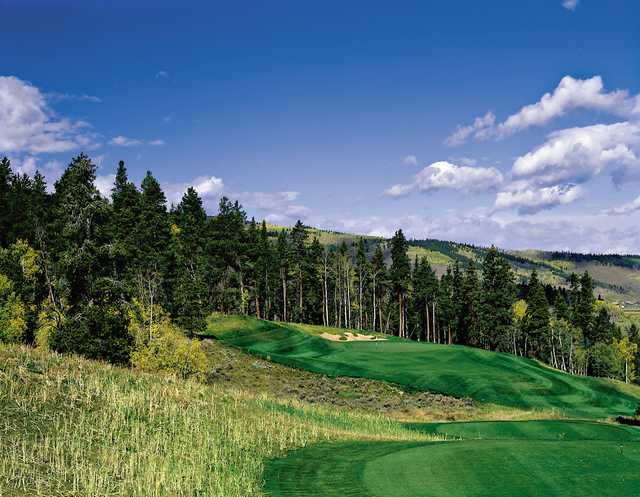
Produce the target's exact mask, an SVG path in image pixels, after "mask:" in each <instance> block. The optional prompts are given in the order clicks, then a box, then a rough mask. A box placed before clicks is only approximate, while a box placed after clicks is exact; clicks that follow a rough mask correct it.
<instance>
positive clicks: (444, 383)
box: [208, 317, 640, 419]
mask: <svg viewBox="0 0 640 497" xmlns="http://www.w3.org/2000/svg"><path fill="white" fill-rule="evenodd" d="M208 334H209V335H211V336H215V337H216V338H218V339H220V340H222V341H224V342H225V343H227V344H230V345H233V346H236V347H239V348H241V349H242V350H245V351H247V352H251V353H255V354H259V355H261V356H263V357H268V358H270V359H271V360H273V361H276V362H279V363H282V364H285V365H288V366H294V367H298V368H302V369H306V370H309V371H313V372H317V373H323V374H326V375H329V376H352V377H365V378H371V379H375V380H383V381H388V382H393V383H396V384H399V385H402V386H405V387H408V388H414V389H418V390H427V391H432V392H438V393H442V394H446V395H452V396H456V397H470V398H472V399H474V400H477V401H480V402H487V403H494V404H499V405H503V406H508V407H516V408H521V409H528V410H556V411H558V413H559V414H561V415H564V416H568V417H572V418H588V419H603V418H607V417H611V416H617V415H629V414H632V413H633V412H634V410H635V408H636V406H637V404H638V402H639V401H640V389H638V388H637V387H626V389H625V391H623V390H622V389H621V388H620V386H619V384H617V383H616V382H613V381H609V380H603V379H597V378H588V377H578V376H572V375H568V374H565V373H562V372H559V371H556V370H553V369H551V368H548V367H546V366H544V365H542V364H540V363H539V362H537V361H533V360H529V359H523V358H520V357H516V356H513V355H510V354H502V353H495V352H488V351H485V350H480V349H474V348H470V347H463V346H456V345H449V346H448V345H437V344H430V343H417V342H413V341H409V340H400V339H397V338H391V339H389V340H374V341H366V342H332V341H328V340H324V339H322V338H320V337H318V336H316V335H312V334H309V333H306V332H304V331H303V330H301V329H299V328H297V327H296V326H295V325H291V324H284V323H272V322H268V321H260V320H257V319H253V318H248V317H243V318H239V317H216V318H212V319H211V320H210V321H209V328H208Z"/></svg>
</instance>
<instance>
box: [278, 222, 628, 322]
mask: <svg viewBox="0 0 640 497" xmlns="http://www.w3.org/2000/svg"><path fill="white" fill-rule="evenodd" d="M268 229H269V230H270V232H271V234H272V235H274V236H275V235H276V234H277V232H278V231H280V230H283V229H287V228H284V227H282V226H276V225H268ZM309 237H310V239H313V238H318V240H319V241H320V243H321V244H323V245H325V246H337V245H339V244H341V243H342V242H345V243H346V244H347V245H351V244H353V242H355V241H357V240H358V239H359V238H360V235H355V234H350V233H340V232H336V231H327V230H321V229H317V228H313V227H311V228H310V229H309ZM364 239H365V241H366V244H367V247H368V251H369V253H370V254H371V253H373V250H374V249H375V247H376V246H377V245H378V244H383V245H384V246H385V248H386V246H387V240H386V239H384V238H381V237H375V236H364ZM486 251H487V248H486V247H477V246H473V245H468V244H463V243H456V242H448V241H443V240H434V239H426V240H409V251H408V255H409V258H410V259H411V260H413V259H414V258H415V257H416V256H418V257H426V258H427V259H428V260H429V263H430V264H431V265H432V266H433V267H434V269H435V270H436V271H437V272H438V273H439V274H442V273H443V272H444V271H445V270H446V268H447V266H448V265H451V264H454V263H455V262H456V261H457V262H459V263H460V264H462V265H464V264H467V263H468V261H469V260H471V259H473V260H474V261H481V260H482V258H483V257H484V255H485V253H486ZM502 253H503V254H504V255H505V257H506V258H507V260H508V261H509V263H510V264H511V267H512V268H513V270H514V271H515V272H516V273H517V274H518V275H520V276H522V277H528V276H529V275H530V274H531V271H532V270H533V269H535V270H536V271H537V272H538V274H539V277H540V280H541V281H542V282H543V283H548V284H552V285H556V286H562V285H565V284H566V283H567V279H568V277H569V275H570V274H571V273H582V272H584V271H588V272H589V273H590V274H591V275H592V276H593V278H594V280H595V281H594V283H595V286H596V288H595V289H596V291H597V292H598V294H599V295H601V296H602V297H603V298H605V299H606V300H607V301H609V302H612V303H616V304H618V305H619V306H620V307H621V308H622V309H624V310H627V311H633V310H636V309H640V255H617V254H580V253H572V252H551V251H543V250H522V251H515V250H506V251H502ZM385 254H386V257H387V258H389V259H390V257H391V256H390V253H389V251H388V248H386V250H385Z"/></svg>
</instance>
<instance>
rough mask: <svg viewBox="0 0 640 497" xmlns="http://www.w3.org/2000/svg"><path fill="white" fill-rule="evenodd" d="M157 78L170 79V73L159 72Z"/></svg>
mask: <svg viewBox="0 0 640 497" xmlns="http://www.w3.org/2000/svg"><path fill="white" fill-rule="evenodd" d="M155 77H156V79H168V78H169V73H168V72H167V71H158V72H157V73H156V76H155Z"/></svg>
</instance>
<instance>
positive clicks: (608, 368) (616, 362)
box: [589, 342, 621, 378]
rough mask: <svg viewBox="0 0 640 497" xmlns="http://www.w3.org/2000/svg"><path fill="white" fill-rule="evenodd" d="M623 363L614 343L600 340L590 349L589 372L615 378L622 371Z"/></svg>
mask: <svg viewBox="0 0 640 497" xmlns="http://www.w3.org/2000/svg"><path fill="white" fill-rule="evenodd" d="M620 368H621V363H620V359H619V357H618V355H617V354H616V352H615V349H614V347H613V345H611V344H609V343H604V342H598V343H596V344H594V345H593V346H592V347H591V348H590V349H589V374H591V375H592V376H602V377H608V378H615V377H616V376H617V375H618V374H619V373H620Z"/></svg>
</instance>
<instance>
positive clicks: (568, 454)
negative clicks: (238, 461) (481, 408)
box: [265, 421, 640, 497]
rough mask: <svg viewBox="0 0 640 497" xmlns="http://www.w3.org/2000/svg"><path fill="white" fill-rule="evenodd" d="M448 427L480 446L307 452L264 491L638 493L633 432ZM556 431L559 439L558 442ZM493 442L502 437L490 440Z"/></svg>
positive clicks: (426, 495)
mask: <svg viewBox="0 0 640 497" xmlns="http://www.w3.org/2000/svg"><path fill="white" fill-rule="evenodd" d="M454 425H459V426H457V428H456V430H455V431H456V432H457V434H458V435H464V434H467V433H469V434H470V435H471V436H472V437H473V436H476V435H477V434H480V435H481V436H482V437H483V438H486V439H485V440H461V441H447V442H431V443H429V442H426V443H424V442H406V443H402V442H349V443H340V444H335V443H334V444H319V445H314V446H311V447H307V448H305V449H301V450H298V451H295V452H293V453H291V454H290V455H289V456H288V457H287V458H285V459H278V460H274V461H271V462H270V463H269V464H268V465H267V469H266V472H265V480H266V486H265V488H266V490H267V492H268V493H270V495H272V496H274V497H287V496H300V495H305V496H308V497H315V496H318V497H320V496H322V497H338V496H344V497H372V496H376V497H529V496H537V497H568V496H571V497H596V496H598V497H600V496H604V497H622V496H631V495H638V493H639V492H640V473H638V472H637V470H636V468H637V465H638V464H639V463H640V442H638V440H640V438H639V436H638V435H639V434H640V432H639V431H636V430H634V429H632V428H623V429H620V427H617V426H611V425H601V424H595V423H576V422H562V421H551V422H541V423H537V422H523V423H509V422H505V423H490V422H487V423H454ZM463 425H466V426H463ZM562 433H564V434H566V438H565V439H564V441H559V440H562V438H561V437H560V436H559V435H561V434H562ZM496 436H498V437H501V438H503V439H502V440H491V439H489V437H496Z"/></svg>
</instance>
